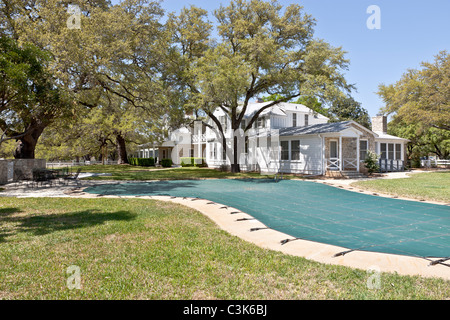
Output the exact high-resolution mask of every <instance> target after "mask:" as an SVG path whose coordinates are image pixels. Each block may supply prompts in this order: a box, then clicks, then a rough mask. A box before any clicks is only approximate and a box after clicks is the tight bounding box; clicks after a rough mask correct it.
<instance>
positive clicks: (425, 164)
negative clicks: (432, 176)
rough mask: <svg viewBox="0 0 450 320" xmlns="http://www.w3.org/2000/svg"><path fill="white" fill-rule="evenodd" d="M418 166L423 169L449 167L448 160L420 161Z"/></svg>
mask: <svg viewBox="0 0 450 320" xmlns="http://www.w3.org/2000/svg"><path fill="white" fill-rule="evenodd" d="M420 166H421V167H424V168H432V167H442V166H444V167H450V160H420Z"/></svg>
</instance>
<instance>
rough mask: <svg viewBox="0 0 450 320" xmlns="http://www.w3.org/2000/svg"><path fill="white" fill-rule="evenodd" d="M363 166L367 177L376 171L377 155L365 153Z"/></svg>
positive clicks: (377, 167) (369, 152)
mask: <svg viewBox="0 0 450 320" xmlns="http://www.w3.org/2000/svg"><path fill="white" fill-rule="evenodd" d="M364 165H365V166H366V168H367V171H368V172H369V175H370V174H372V173H374V172H375V171H378V170H379V169H380V166H379V165H378V155H377V154H376V153H375V152H372V151H370V150H369V151H367V155H366V160H364Z"/></svg>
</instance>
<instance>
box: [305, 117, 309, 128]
mask: <svg viewBox="0 0 450 320" xmlns="http://www.w3.org/2000/svg"><path fill="white" fill-rule="evenodd" d="M307 125H309V115H307V114H305V126H307Z"/></svg>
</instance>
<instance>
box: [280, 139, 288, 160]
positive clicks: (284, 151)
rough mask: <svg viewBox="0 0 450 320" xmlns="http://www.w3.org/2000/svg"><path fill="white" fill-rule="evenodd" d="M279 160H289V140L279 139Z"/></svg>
mask: <svg viewBox="0 0 450 320" xmlns="http://www.w3.org/2000/svg"><path fill="white" fill-rule="evenodd" d="M281 160H289V141H281Z"/></svg>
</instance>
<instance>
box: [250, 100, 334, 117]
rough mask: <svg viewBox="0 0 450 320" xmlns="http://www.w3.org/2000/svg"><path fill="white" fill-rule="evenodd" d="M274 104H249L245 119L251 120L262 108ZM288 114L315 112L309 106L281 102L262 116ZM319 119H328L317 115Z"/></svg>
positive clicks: (268, 102)
mask: <svg viewBox="0 0 450 320" xmlns="http://www.w3.org/2000/svg"><path fill="white" fill-rule="evenodd" d="M270 103H272V101H267V102H258V103H249V104H248V106H247V110H246V111H245V118H251V117H253V115H254V114H255V113H256V112H258V111H259V110H260V109H261V108H263V107H265V106H267V105H268V104H270ZM286 111H288V112H303V113H314V111H313V110H311V109H310V108H308V107H307V106H304V105H302V104H296V103H288V102H280V103H277V104H276V105H274V106H272V107H269V108H267V109H266V110H264V111H263V112H261V115H263V116H264V115H267V114H270V115H277V116H287V113H286ZM317 117H318V118H321V119H328V118H327V117H325V116H324V115H322V114H320V113H317Z"/></svg>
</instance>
